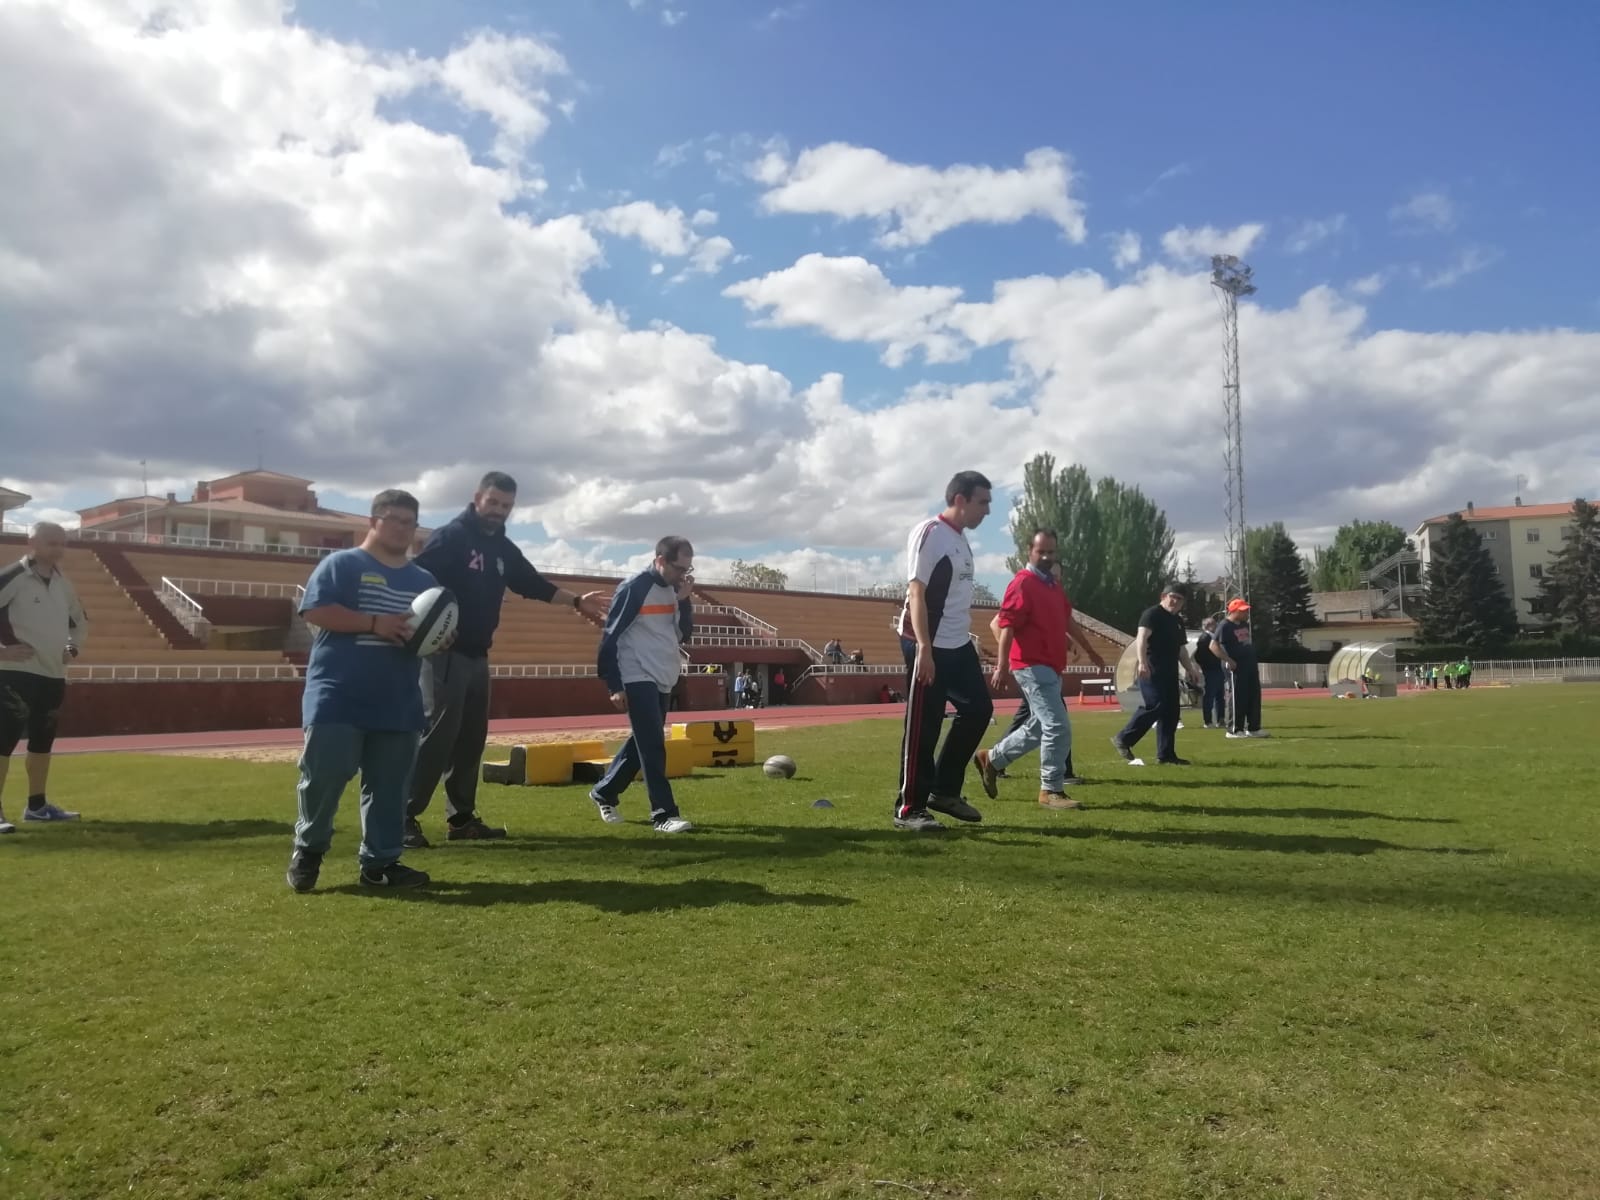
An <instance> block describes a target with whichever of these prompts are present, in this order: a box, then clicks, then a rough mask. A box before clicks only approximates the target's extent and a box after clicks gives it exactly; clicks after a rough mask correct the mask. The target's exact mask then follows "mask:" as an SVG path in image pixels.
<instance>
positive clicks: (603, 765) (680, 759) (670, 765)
mask: <svg viewBox="0 0 1600 1200" xmlns="http://www.w3.org/2000/svg"><path fill="white" fill-rule="evenodd" d="M594 744H595V745H599V743H598V742H596V743H594ZM696 765H697V764H696V763H695V760H694V746H693V745H692V744H691V743H689V742H686V741H682V740H677V739H673V738H668V739H667V778H668V779H682V778H684V777H685V776H687V775H690V774H692V773H693V771H694V769H695V767H696ZM610 766H611V756H596V757H594V758H589V759H579V760H578V761H576V762H574V763H573V764H572V779H573V781H574V782H576V783H599V782H600V780H601V778H602V777H603V776H604V775H605V773H606V769H607V768H608V767H610Z"/></svg>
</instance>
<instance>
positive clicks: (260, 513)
mask: <svg viewBox="0 0 1600 1200" xmlns="http://www.w3.org/2000/svg"><path fill="white" fill-rule="evenodd" d="M78 518H79V522H80V528H82V529H83V531H84V532H85V533H87V534H89V536H91V537H110V538H114V540H117V541H137V542H152V543H156V544H160V545H177V546H206V545H218V546H220V547H222V548H226V549H231V550H260V551H267V552H274V551H276V552H278V553H289V554H319V553H325V552H326V551H328V550H342V549H345V548H347V547H349V546H354V545H357V544H359V543H360V541H361V539H362V538H364V537H365V536H366V533H367V517H366V515H365V514H362V513H349V512H341V511H339V510H338V509H332V508H324V507H322V505H321V504H319V503H318V502H317V494H316V492H314V491H312V490H311V480H309V479H300V478H297V477H296V476H293V475H282V474H279V473H278V472H277V471H261V470H258V471H241V472H239V473H238V474H236V475H229V476H227V477H226V478H224V479H212V480H207V481H203V482H201V483H198V484H196V485H195V489H194V494H193V496H192V497H191V498H190V499H188V500H179V499H178V497H177V495H176V494H175V493H173V492H168V493H167V494H166V496H165V497H160V496H131V497H125V498H122V499H118V500H109V501H107V502H106V503H104V504H97V505H95V506H94V507H92V508H84V509H79V510H78ZM426 533H427V531H426V530H419V531H418V539H419V543H420V541H421V539H422V537H424V536H426Z"/></svg>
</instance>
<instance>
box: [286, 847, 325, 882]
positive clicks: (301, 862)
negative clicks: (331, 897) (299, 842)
mask: <svg viewBox="0 0 1600 1200" xmlns="http://www.w3.org/2000/svg"><path fill="white" fill-rule="evenodd" d="M320 874H322V855H320V854H316V853H313V852H312V851H310V850H296V851H295V852H294V854H293V855H291V856H290V858H289V870H288V872H287V873H286V874H285V875H284V878H285V879H287V880H288V881H289V886H290V887H292V888H293V889H294V890H295V891H297V892H309V891H310V890H311V889H312V888H314V887H316V886H317V876H318V875H320Z"/></svg>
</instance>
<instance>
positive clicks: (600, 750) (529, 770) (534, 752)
mask: <svg viewBox="0 0 1600 1200" xmlns="http://www.w3.org/2000/svg"><path fill="white" fill-rule="evenodd" d="M605 752H606V748H605V743H604V742H599V741H581V742H543V743H540V744H537V745H532V746H513V747H511V760H510V761H509V762H503V763H489V762H486V763H484V764H483V781H484V782H485V783H507V784H513V785H524V786H532V785H535V784H549V783H571V782H572V772H573V766H574V764H576V763H579V762H582V761H585V760H587V759H595V758H600V757H602V756H603V755H604V754H605ZM607 761H609V760H607Z"/></svg>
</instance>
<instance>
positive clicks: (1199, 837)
mask: <svg viewBox="0 0 1600 1200" xmlns="http://www.w3.org/2000/svg"><path fill="white" fill-rule="evenodd" d="M1007 832H1008V833H1028V834H1031V835H1032V836H1034V837H1047V838H1051V837H1057V838H1106V839H1107V840H1108V841H1113V842H1138V843H1140V844H1141V845H1146V846H1205V847H1208V848H1210V849H1212V850H1264V851H1267V852H1269V853H1274V854H1354V855H1366V854H1376V853H1377V852H1378V851H1380V850H1398V851H1401V852H1403V853H1406V854H1459V855H1464V856H1469V857H1470V856H1477V855H1483V854H1494V853H1495V851H1493V850H1470V849H1465V848H1462V847H1456V846H1402V845H1400V844H1399V843H1398V842H1385V841H1382V840H1381V839H1379V838H1360V837H1323V836H1321V835H1318V834H1310V833H1306V834H1299V833H1248V832H1233V831H1231V830H1225V829H1155V830H1133V829H1096V828H1095V827H1094V826H1092V825H1077V826H1073V827H1072V828H1070V829H1038V828H1027V827H1023V826H1011V827H1010V828H1009V829H1007Z"/></svg>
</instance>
